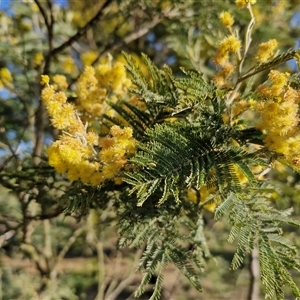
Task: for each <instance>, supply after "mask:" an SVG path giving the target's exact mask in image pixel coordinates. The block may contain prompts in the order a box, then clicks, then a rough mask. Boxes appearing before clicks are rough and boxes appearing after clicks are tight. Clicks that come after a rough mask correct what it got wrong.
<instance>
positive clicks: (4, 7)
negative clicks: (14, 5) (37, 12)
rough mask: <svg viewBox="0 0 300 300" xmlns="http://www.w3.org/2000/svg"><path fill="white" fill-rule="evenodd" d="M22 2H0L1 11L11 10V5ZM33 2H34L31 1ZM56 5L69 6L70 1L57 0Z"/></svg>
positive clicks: (16, 0) (5, 0)
mask: <svg viewBox="0 0 300 300" xmlns="http://www.w3.org/2000/svg"><path fill="white" fill-rule="evenodd" d="M13 1H15V2H22V0H0V10H4V11H5V10H7V9H9V5H10V3H11V2H13ZM31 1H32V2H33V0H31ZM54 3H57V4H60V5H61V6H66V5H67V4H68V0H55V1H54Z"/></svg>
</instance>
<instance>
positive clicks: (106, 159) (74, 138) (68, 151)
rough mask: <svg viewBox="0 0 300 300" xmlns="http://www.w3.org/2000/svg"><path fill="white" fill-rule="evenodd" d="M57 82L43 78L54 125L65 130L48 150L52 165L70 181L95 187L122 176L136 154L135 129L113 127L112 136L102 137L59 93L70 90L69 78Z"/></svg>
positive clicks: (58, 77)
mask: <svg viewBox="0 0 300 300" xmlns="http://www.w3.org/2000/svg"><path fill="white" fill-rule="evenodd" d="M54 79H55V85H50V84H49V77H48V76H42V79H41V83H42V84H43V85H45V87H44V89H43V90H42V95H41V97H42V101H43V102H44V104H45V107H46V109H47V112H48V114H49V116H50V119H51V123H52V125H53V126H54V127H55V128H57V129H60V130H62V134H61V135H60V137H59V139H58V140H57V141H55V142H54V143H53V144H52V145H51V146H50V147H49V148H48V157H49V164H50V165H51V166H53V167H54V168H55V169H56V171H57V172H59V173H66V174H67V177H68V179H69V180H72V181H73V180H81V181H82V182H84V183H87V184H90V185H93V186H96V185H99V184H101V183H103V182H104V181H105V180H107V179H112V178H114V177H115V176H118V173H119V171H120V170H121V168H122V167H123V166H124V164H125V163H126V161H127V159H126V156H127V154H128V153H132V152H133V151H134V145H135V143H134V139H133V137H132V129H131V128H124V129H122V128H120V127H119V126H112V127H111V129H110V134H109V135H108V136H106V137H103V138H99V136H98V134H97V133H96V132H95V131H93V130H92V129H91V130H88V129H87V126H85V125H84V124H83V123H82V121H81V119H80V118H79V116H78V114H77V111H76V107H75V106H74V105H72V104H70V103H67V97H66V95H65V93H64V92H62V91H57V88H60V87H63V88H66V81H65V79H64V78H63V77H62V76H59V75H56V76H54ZM59 81H61V82H60V83H59Z"/></svg>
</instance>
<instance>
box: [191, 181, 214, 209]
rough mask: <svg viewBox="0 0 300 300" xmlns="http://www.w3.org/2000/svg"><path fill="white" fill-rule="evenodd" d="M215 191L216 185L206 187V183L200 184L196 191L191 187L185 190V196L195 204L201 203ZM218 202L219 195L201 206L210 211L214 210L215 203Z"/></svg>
mask: <svg viewBox="0 0 300 300" xmlns="http://www.w3.org/2000/svg"><path fill="white" fill-rule="evenodd" d="M215 192H216V187H211V188H208V187H207V186H206V185H204V186H202V187H201V188H200V190H199V191H196V190H195V189H193V188H190V189H188V190H187V198H188V200H189V201H192V202H194V203H196V204H203V203H204V202H205V201H206V200H208V197H209V196H210V195H212V194H214V193H215ZM219 202H220V197H219V196H216V197H215V198H214V199H212V200H211V201H210V202H208V203H207V204H205V205H204V206H203V207H204V208H205V209H206V210H208V211H210V212H214V211H215V209H216V207H217V204H218V203H219Z"/></svg>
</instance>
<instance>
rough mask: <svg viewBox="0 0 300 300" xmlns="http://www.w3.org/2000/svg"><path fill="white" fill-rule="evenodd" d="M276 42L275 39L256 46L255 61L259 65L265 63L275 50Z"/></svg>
mask: <svg viewBox="0 0 300 300" xmlns="http://www.w3.org/2000/svg"><path fill="white" fill-rule="evenodd" d="M277 45H278V43H277V41H276V40H275V39H272V40H269V41H268V42H265V43H261V44H260V45H259V46H258V51H257V54H256V57H255V58H256V59H257V61H258V62H259V63H264V62H267V61H268V60H269V59H270V58H271V57H272V56H273V55H274V51H275V49H276V48H277Z"/></svg>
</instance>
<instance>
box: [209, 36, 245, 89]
mask: <svg viewBox="0 0 300 300" xmlns="http://www.w3.org/2000/svg"><path fill="white" fill-rule="evenodd" d="M240 48H241V41H240V40H239V39H238V38H237V37H235V36H234V35H230V36H227V37H225V38H224V39H223V40H222V41H221V42H220V44H219V47H218V49H217V55H216V56H215V58H214V63H215V64H216V65H217V66H218V67H220V70H219V72H218V73H217V74H216V75H215V77H214V82H215V83H216V85H217V86H219V87H222V86H224V85H225V84H226V79H227V78H228V77H229V76H230V75H231V74H232V73H233V71H234V65H233V64H232V63H231V62H230V61H229V58H230V57H229V56H230V54H234V53H238V52H239V50H240Z"/></svg>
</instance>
